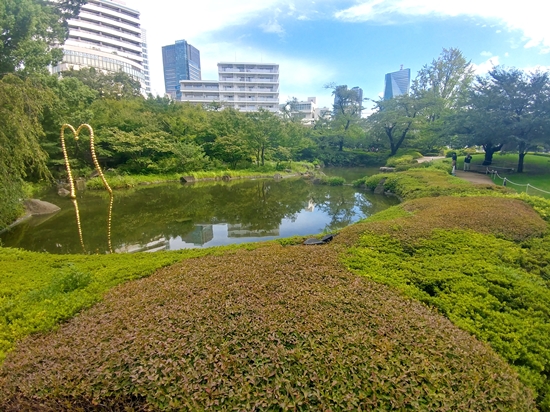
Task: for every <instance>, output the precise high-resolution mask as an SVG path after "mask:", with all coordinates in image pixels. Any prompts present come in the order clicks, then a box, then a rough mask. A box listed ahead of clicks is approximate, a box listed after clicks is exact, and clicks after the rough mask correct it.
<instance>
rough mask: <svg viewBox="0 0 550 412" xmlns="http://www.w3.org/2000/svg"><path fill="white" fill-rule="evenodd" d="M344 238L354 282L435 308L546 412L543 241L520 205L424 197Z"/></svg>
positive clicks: (547, 251)
mask: <svg viewBox="0 0 550 412" xmlns="http://www.w3.org/2000/svg"><path fill="white" fill-rule="evenodd" d="M392 209H393V210H387V211H385V212H384V213H385V214H386V218H384V216H381V217H380V218H378V219H374V220H373V221H372V222H371V221H370V220H369V219H367V221H366V222H365V223H362V224H360V225H355V226H352V227H350V228H349V230H346V231H344V233H342V234H341V235H340V236H339V237H338V238H337V239H336V240H335V242H337V243H344V244H346V245H353V246H352V247H351V248H350V249H349V250H347V251H346V252H344V253H343V255H342V259H343V261H344V262H345V263H346V265H347V267H348V268H349V269H351V270H353V271H355V272H356V273H357V274H360V275H362V276H366V277H368V278H370V279H373V280H375V281H377V282H380V283H383V284H387V285H391V286H392V287H395V288H397V289H399V290H400V291H402V292H403V293H404V294H405V295H406V296H409V297H412V298H414V299H417V300H420V301H421V302H424V303H425V304H427V305H428V306H431V307H435V308H437V309H438V310H439V311H440V312H441V313H442V314H444V315H445V316H447V317H448V318H449V319H450V320H451V321H452V322H453V323H454V324H455V325H458V326H459V327H461V328H462V329H464V330H466V331H468V332H470V333H472V334H474V335H475V336H476V337H478V338H479V339H481V340H483V341H486V342H488V343H489V344H490V345H491V346H492V347H493V348H494V349H495V351H496V352H497V353H499V354H500V355H501V356H502V357H503V358H504V359H506V360H507V361H508V362H509V363H510V364H511V365H512V366H513V367H514V368H515V369H516V370H517V371H518V373H519V374H520V379H521V380H522V381H523V382H524V383H525V384H527V385H529V386H530V387H532V388H533V389H535V390H536V392H537V401H538V405H539V407H540V408H541V409H542V410H544V411H548V410H550V384H549V381H548V376H549V374H550V366H549V365H550V323H549V322H548V320H549V318H550V291H549V287H550V266H549V265H548V262H549V261H550V236H549V235H548V228H547V224H546V223H545V222H544V221H543V220H542V219H541V218H540V217H539V216H538V214H536V212H535V211H534V210H533V209H532V208H531V207H529V206H528V205H526V204H525V203H524V202H522V201H520V200H517V199H508V198H498V197H440V198H424V199H417V200H413V201H409V202H406V203H404V204H401V205H399V206H394V207H393V208H392Z"/></svg>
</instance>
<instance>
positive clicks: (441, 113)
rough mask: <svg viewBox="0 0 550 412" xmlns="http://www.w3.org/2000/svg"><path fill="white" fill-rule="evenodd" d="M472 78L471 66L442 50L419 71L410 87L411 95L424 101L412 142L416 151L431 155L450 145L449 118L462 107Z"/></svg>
mask: <svg viewBox="0 0 550 412" xmlns="http://www.w3.org/2000/svg"><path fill="white" fill-rule="evenodd" d="M474 78H475V76H474V69H473V66H472V65H471V62H470V61H468V60H466V58H465V57H464V55H463V54H462V52H461V51H460V50H459V49H455V48H450V49H445V48H444V49H443V51H442V52H441V54H440V56H439V57H438V58H437V59H434V60H433V61H432V63H431V64H429V65H424V66H423V67H422V68H421V69H420V70H419V72H418V74H417V76H416V78H415V80H414V82H413V85H412V87H411V94H412V95H414V96H415V97H416V98H421V99H423V100H424V103H425V104H424V105H425V107H426V110H424V113H423V118H424V120H425V121H424V122H423V124H422V127H421V130H420V131H419V133H418V134H417V137H416V139H415V143H416V144H417V145H418V147H424V148H425V149H427V150H430V151H431V150H433V149H434V148H435V147H437V146H439V147H441V146H444V145H448V144H450V143H451V141H450V138H451V136H452V135H453V131H452V129H450V128H449V127H448V126H449V124H450V122H449V120H448V118H449V116H451V115H452V114H453V113H454V112H455V111H456V110H458V109H459V108H460V107H462V106H464V104H465V101H466V98H467V94H468V90H469V87H470V85H471V84H472V82H473V80H474Z"/></svg>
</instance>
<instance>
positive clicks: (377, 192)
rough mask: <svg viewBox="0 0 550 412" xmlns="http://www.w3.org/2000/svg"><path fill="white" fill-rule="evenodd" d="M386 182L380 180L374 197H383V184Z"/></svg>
mask: <svg viewBox="0 0 550 412" xmlns="http://www.w3.org/2000/svg"><path fill="white" fill-rule="evenodd" d="M385 182H386V179H382V180H380V182H378V186H376V188H375V189H374V194H376V195H383V194H384V183H385Z"/></svg>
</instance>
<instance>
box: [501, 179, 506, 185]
mask: <svg viewBox="0 0 550 412" xmlns="http://www.w3.org/2000/svg"><path fill="white" fill-rule="evenodd" d="M502 186H506V178H504V179H503V180H502Z"/></svg>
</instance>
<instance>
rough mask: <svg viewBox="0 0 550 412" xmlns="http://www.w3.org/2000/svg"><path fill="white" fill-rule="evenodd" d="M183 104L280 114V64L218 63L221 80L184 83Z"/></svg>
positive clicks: (182, 90)
mask: <svg viewBox="0 0 550 412" xmlns="http://www.w3.org/2000/svg"><path fill="white" fill-rule="evenodd" d="M180 86H181V87H180V91H181V99H178V100H182V101H188V102H191V103H211V102H219V103H221V104H222V105H223V106H224V107H233V108H235V109H238V110H241V111H245V112H253V111H257V110H259V109H260V108H263V109H266V110H269V111H271V112H278V111H279V65H278V64H273V63H227V62H222V63H218V81H214V80H206V81H205V80H203V81H192V80H189V81H180Z"/></svg>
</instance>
